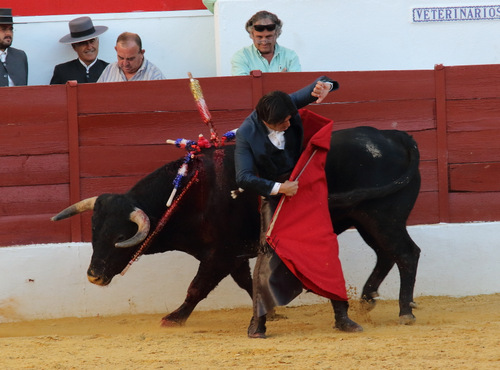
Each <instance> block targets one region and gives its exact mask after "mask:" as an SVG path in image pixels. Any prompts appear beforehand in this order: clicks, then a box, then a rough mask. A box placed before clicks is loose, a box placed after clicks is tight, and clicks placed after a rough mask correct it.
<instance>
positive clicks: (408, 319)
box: [399, 314, 417, 325]
mask: <svg viewBox="0 0 500 370" xmlns="http://www.w3.org/2000/svg"><path fill="white" fill-rule="evenodd" d="M415 321H417V318H416V317H415V316H414V315H412V314H408V315H401V316H399V323H400V324H401V325H412V324H414V323H415Z"/></svg>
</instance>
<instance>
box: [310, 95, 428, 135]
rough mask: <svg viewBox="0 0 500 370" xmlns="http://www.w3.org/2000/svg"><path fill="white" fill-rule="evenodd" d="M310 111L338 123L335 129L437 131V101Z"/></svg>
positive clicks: (334, 105) (319, 107) (330, 105)
mask: <svg viewBox="0 0 500 370" xmlns="http://www.w3.org/2000/svg"><path fill="white" fill-rule="evenodd" d="M308 109H310V110H311V111H314V112H316V113H318V114H320V115H322V116H325V117H328V118H330V119H332V120H333V121H334V122H335V127H336V128H337V127H342V128H347V127H354V126H373V127H377V128H379V129H383V130H403V131H412V130H428V129H434V128H436V122H435V118H434V110H435V102H434V100H399V101H371V102H352V103H325V104H313V105H310V106H308Z"/></svg>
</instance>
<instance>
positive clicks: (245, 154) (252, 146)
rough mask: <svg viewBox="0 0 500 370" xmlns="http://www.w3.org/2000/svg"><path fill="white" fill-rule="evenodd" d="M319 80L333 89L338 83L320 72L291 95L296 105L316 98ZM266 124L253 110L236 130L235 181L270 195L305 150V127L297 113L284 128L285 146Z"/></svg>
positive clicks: (303, 104)
mask: <svg viewBox="0 0 500 370" xmlns="http://www.w3.org/2000/svg"><path fill="white" fill-rule="evenodd" d="M318 81H323V82H331V83H333V90H335V89H337V88H338V83H337V82H336V81H333V80H331V79H329V78H328V77H325V76H321V77H319V78H318V79H316V80H315V81H314V82H313V83H312V84H310V85H309V86H306V87H304V88H302V89H300V90H298V91H296V92H294V93H292V94H290V98H291V99H292V102H293V103H294V104H295V106H296V107H297V109H300V108H303V107H305V106H306V105H308V104H310V103H313V102H315V101H316V100H317V98H316V97H314V96H312V95H311V92H312V91H313V89H314V87H315V85H316V83H317V82H318ZM268 134H269V132H268V130H267V127H266V126H265V124H264V123H263V122H262V121H261V120H259V119H258V117H257V113H256V111H255V110H254V111H253V112H252V113H251V114H250V115H249V116H248V117H247V118H246V119H245V121H244V122H243V123H242V125H241V126H240V128H239V129H238V131H237V132H236V149H235V165H236V182H237V184H238V186H239V187H241V188H243V189H248V190H253V191H256V192H257V193H258V194H260V195H263V196H269V195H270V194H271V191H272V189H273V186H274V184H275V183H276V182H283V181H284V180H287V178H283V177H284V176H286V175H288V174H290V173H291V172H292V170H293V168H294V167H295V164H296V163H297V161H298V159H299V157H300V154H301V153H302V150H303V143H302V141H303V136H304V129H303V127H302V120H301V118H300V115H299V114H298V113H297V114H296V115H294V116H293V117H291V119H290V127H289V128H288V129H287V130H286V131H285V149H284V150H281V149H278V148H276V147H275V146H274V145H273V143H272V142H271V140H269V137H268Z"/></svg>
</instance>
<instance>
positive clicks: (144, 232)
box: [115, 207, 150, 248]
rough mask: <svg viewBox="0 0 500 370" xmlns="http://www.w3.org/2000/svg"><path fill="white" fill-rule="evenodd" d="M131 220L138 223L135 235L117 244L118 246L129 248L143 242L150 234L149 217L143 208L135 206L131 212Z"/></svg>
mask: <svg viewBox="0 0 500 370" xmlns="http://www.w3.org/2000/svg"><path fill="white" fill-rule="evenodd" d="M129 219H130V221H132V222H134V223H136V224H137V232H136V233H135V235H134V236H133V237H131V238H130V239H127V240H125V241H123V242H119V243H116V244H115V247H117V248H129V247H133V246H135V245H137V244H139V243H141V242H142V241H143V240H144V239H146V237H147V236H148V234H149V226H150V225H149V217H148V215H147V214H146V213H144V211H143V210H142V209H139V208H137V207H136V208H135V210H134V211H132V212H130V216H129Z"/></svg>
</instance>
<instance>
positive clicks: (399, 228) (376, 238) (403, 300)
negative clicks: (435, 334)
mask: <svg viewBox="0 0 500 370" xmlns="http://www.w3.org/2000/svg"><path fill="white" fill-rule="evenodd" d="M358 231H359V233H360V234H361V236H362V237H363V239H364V240H365V242H366V243H367V244H368V245H370V246H371V247H372V248H373V250H374V251H375V253H376V254H377V263H376V265H375V268H374V270H373V272H372V273H371V275H370V277H369V278H368V280H367V281H366V284H365V286H364V287H363V292H362V299H363V300H364V301H366V302H368V303H369V305H372V306H373V305H374V303H375V301H374V298H375V297H376V296H377V295H378V293H377V291H378V289H379V287H380V284H381V283H382V281H383V280H384V279H385V277H386V276H387V274H388V273H389V271H390V270H391V268H392V267H393V266H394V264H396V265H397V266H398V269H399V275H400V290H399V317H400V323H402V324H411V323H413V322H415V316H414V315H413V310H412V309H413V307H414V306H415V303H414V302H413V291H414V287H415V278H416V275H417V266H418V259H419V256H420V248H419V247H418V246H417V245H416V244H415V242H414V241H413V240H412V239H411V238H410V236H409V235H408V232H407V230H406V227H405V226H404V225H387V224H384V225H377V226H375V225H373V223H371V224H370V227H368V228H367V227H365V226H360V227H358Z"/></svg>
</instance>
